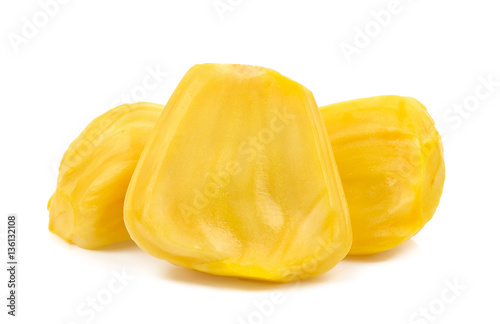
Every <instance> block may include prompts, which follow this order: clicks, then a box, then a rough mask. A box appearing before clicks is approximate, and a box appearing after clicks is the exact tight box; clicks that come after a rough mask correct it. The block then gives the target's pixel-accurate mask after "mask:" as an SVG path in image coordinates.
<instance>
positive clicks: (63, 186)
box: [48, 102, 163, 249]
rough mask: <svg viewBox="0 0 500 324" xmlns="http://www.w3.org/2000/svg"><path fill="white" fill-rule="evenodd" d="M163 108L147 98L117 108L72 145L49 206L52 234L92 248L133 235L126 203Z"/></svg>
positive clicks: (89, 128)
mask: <svg viewBox="0 0 500 324" xmlns="http://www.w3.org/2000/svg"><path fill="white" fill-rule="evenodd" d="M162 108H163V107H162V106H161V105H158V104H153V103H145V102H141V103H136V104H127V105H122V106H119V107H116V108H114V109H111V110H110V111H108V112H106V113H104V114H103V115H101V116H99V117H97V118H96V119H94V120H93V121H92V122H91V123H90V124H89V125H88V126H87V127H86V128H85V130H84V131H83V132H82V133H81V134H80V135H79V136H78V138H77V139H76V140H75V141H74V142H73V143H71V145H70V146H69V148H68V150H67V151H66V153H65V154H64V156H63V159H62V161H61V165H60V167H59V176H58V178H57V188H56V191H55V193H54V194H53V195H52V197H51V199H50V201H49V204H48V209H49V229H50V230H51V231H52V232H54V233H55V234H57V235H59V236H60V237H61V238H63V239H65V240H66V241H67V242H70V243H74V244H76V245H78V246H80V247H82V248H86V249H94V248H98V247H100V246H103V245H107V244H111V243H115V242H120V241H125V240H128V239H130V236H129V235H128V232H127V230H126V228H125V224H124V223H123V201H124V199H125V193H126V191H127V187H128V184H129V182H130V178H131V177H132V173H133V171H134V169H135V166H136V164H137V160H138V159H139V156H140V155H141V152H142V150H143V148H144V145H145V144H146V141H147V140H148V138H149V136H150V133H151V131H152V129H153V127H154V125H155V123H156V121H157V120H158V118H159V116H160V113H161V111H162Z"/></svg>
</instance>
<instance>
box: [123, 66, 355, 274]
mask: <svg viewBox="0 0 500 324" xmlns="http://www.w3.org/2000/svg"><path fill="white" fill-rule="evenodd" d="M124 215H125V224H126V226H127V229H128V230H129V233H130V235H131V237H132V239H133V240H134V241H135V242H136V243H137V244H138V245H139V246H140V247H141V248H142V249H143V250H145V251H146V252H148V253H150V254H151V255H153V256H155V257H157V258H160V259H164V260H168V261H170V262H171V263H173V264H176V265H179V266H183V267H187V268H191V269H195V270H198V271H202V272H207V273H211V274H216V275H224V276H236V277H246V278H254V279H261V280H270V281H281V282H282V281H291V280H295V279H298V278H303V277H310V276H314V275H318V274H320V273H323V272H325V271H327V270H329V269H330V268H332V267H333V266H334V265H335V264H336V263H337V262H338V261H339V260H341V259H342V258H343V257H344V256H345V255H346V254H347V252H348V251H349V248H350V246H351V240H352V237H351V236H352V234H351V230H350V224H349V219H348V212H347V208H346V203H345V197H344V194H343V192H342V187H341V183H340V179H339V177H338V173H337V170H336V166H335V162H334V159H333V155H332V152H331V147H330V145H329V143H328V136H327V133H326V130H325V127H324V124H323V122H322V120H321V115H320V113H319V110H318V108H317V106H316V103H315V101H314V98H313V96H312V94H311V93H310V92H309V91H308V90H307V89H306V88H304V87H303V86H301V85H300V84H298V83H296V82H294V81H292V80H290V79H288V78H286V77H284V76H282V75H280V74H279V73H277V72H275V71H273V70H270V69H266V68H261V67H256V66H245V65H229V64H228V65H225V64H203V65H196V66H194V67H193V68H191V69H190V70H189V71H188V72H187V74H186V75H185V76H184V78H183V79H182V81H181V83H180V84H179V85H178V87H177V89H176V90H175V92H174V93H173V95H172V97H171V98H170V100H169V102H168V104H167V106H166V109H165V110H164V112H163V113H162V115H161V117H160V120H159V121H158V124H157V125H156V127H155V129H154V131H153V134H152V135H151V139H150V140H149V142H148V144H147V145H146V147H145V149H144V153H143V155H142V156H141V158H140V160H139V163H138V164H137V168H136V170H135V172H134V175H133V177H132V180H131V182H130V186H129V189H128V192H127V197H126V200H125V210H124Z"/></svg>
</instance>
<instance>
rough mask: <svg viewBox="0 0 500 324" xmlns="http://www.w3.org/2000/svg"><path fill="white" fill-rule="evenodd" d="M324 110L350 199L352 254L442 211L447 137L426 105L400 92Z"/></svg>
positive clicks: (377, 246) (385, 245)
mask: <svg viewBox="0 0 500 324" xmlns="http://www.w3.org/2000/svg"><path fill="white" fill-rule="evenodd" d="M320 109H321V113H322V116H323V119H324V121H325V124H326V128H327V130H328V134H329V137H330V141H331V144H332V148H333V152H334V154H335V158H336V161H337V164H338V169H339V172H340V177H341V179H342V184H343V187H344V191H345V195H346V198H347V203H348V206H349V212H350V217H351V224H352V231H353V244H352V248H351V250H350V252H349V254H350V255H369V254H375V253H378V252H382V251H385V250H388V249H391V248H393V247H395V246H397V245H398V244H400V243H402V242H404V241H405V240H407V239H409V238H411V237H412V236H414V235H415V234H416V233H417V232H419V231H420V230H421V229H422V228H423V226H424V225H425V224H426V223H427V222H428V221H429V220H430V219H431V218H432V216H433V214H434V212H435V211H436V208H437V206H438V204H439V200H440V197H441V194H442V191H443V185H444V178H445V166H444V158H443V145H442V141H441V137H440V135H439V133H438V131H437V130H436V128H435V126H434V121H433V120H432V118H431V116H430V115H429V113H428V112H427V109H426V108H425V107H424V106H423V105H422V104H421V103H420V102H418V101H417V100H415V99H413V98H410V97H399V96H378V97H372V98H364V99H356V100H350V101H345V102H341V103H336V104H332V105H328V106H325V107H321V108H320Z"/></svg>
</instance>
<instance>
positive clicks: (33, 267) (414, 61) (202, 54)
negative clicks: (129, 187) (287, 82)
mask: <svg viewBox="0 0 500 324" xmlns="http://www.w3.org/2000/svg"><path fill="white" fill-rule="evenodd" d="M47 1H48V0H42V2H47ZM66 2H67V3H65V4H59V5H58V9H57V10H56V12H55V13H53V14H52V17H49V18H48V19H46V21H44V18H47V15H46V14H44V13H43V10H42V9H41V7H40V4H39V3H38V2H37V1H35V0H25V1H7V0H2V1H1V5H0V37H1V38H0V39H1V40H0V46H1V49H0V58H1V59H0V94H1V104H0V109H1V114H0V141H1V142H0V143H1V146H0V152H1V155H0V166H1V167H0V176H1V178H0V215H1V217H2V218H1V219H2V220H1V227H0V228H1V233H2V238H1V248H0V254H1V255H2V257H1V258H0V259H1V260H5V259H6V244H5V243H6V238H5V227H6V217H7V215H8V213H16V214H17V215H18V217H19V251H18V252H19V254H18V259H19V261H20V263H19V268H20V269H19V273H18V280H19V295H18V298H19V300H18V315H19V316H18V317H17V318H14V319H12V318H10V317H9V318H8V317H7V315H6V311H7V308H6V307H5V306H4V304H6V299H4V296H6V294H7V287H6V281H7V277H6V271H4V270H2V275H1V276H0V278H1V280H2V281H1V282H0V296H2V302H1V305H0V309H1V315H0V318H1V320H0V321H1V322H2V323H6V322H7V323H55V324H66V323H71V321H73V322H74V323H86V320H89V319H90V317H91V315H90V314H88V313H85V314H87V315H84V316H81V315H82V314H81V313H79V312H78V311H77V309H78V308H79V307H80V308H81V307H83V310H87V311H88V310H89V309H90V308H88V306H86V303H87V301H88V300H89V299H88V298H93V297H96V296H100V297H101V300H102V298H104V297H105V296H108V297H109V294H108V293H107V290H106V289H108V288H107V286H108V284H109V283H110V282H112V280H113V277H114V274H113V271H118V272H121V271H122V270H123V269H124V271H125V272H126V273H127V274H128V275H129V276H133V277H134V279H131V280H129V281H127V282H126V286H124V287H123V289H122V290H121V292H118V293H113V294H112V295H111V300H110V302H109V303H108V304H106V305H104V306H103V307H102V310H101V311H99V312H95V317H94V318H91V320H90V321H87V322H90V323H139V322H141V323H218V324H219V323H238V324H239V323H384V324H392V323H419V324H425V323H499V321H500V313H499V312H498V307H499V305H500V279H499V275H498V274H499V273H500V265H499V262H498V259H499V252H498V251H499V248H500V235H499V233H500V217H499V216H500V212H499V208H498V202H499V200H500V189H499V183H500V171H499V167H498V166H499V165H500V156H499V153H498V151H499V138H500V127H499V120H500V110H499V103H500V85H499V84H498V82H500V69H499V68H500V63H499V61H500V41H499V32H500V19H499V12H500V10H499V9H500V8H499V7H498V6H497V5H498V3H497V2H496V1H493V0H474V1H472V0H471V1H456V0H441V1H430V0H414V1H410V0H401V1H400V2H399V6H397V9H396V11H395V13H393V14H391V17H390V21H388V18H387V17H386V16H385V19H386V22H385V23H384V24H385V25H386V26H382V27H380V23H377V20H375V18H374V16H373V15H372V12H380V11H381V10H387V8H388V7H391V6H392V5H390V1H388V0H376V1H368V0H363V1H359V0H358V1H326V0H325V1H319V0H317V1H311V0H309V1H291V0H274V1H269V0H267V1H265V0H238V1H237V0H232V1H229V3H232V7H231V8H232V10H231V11H227V12H225V13H224V14H222V16H220V15H219V14H218V12H217V11H216V9H215V8H214V6H213V4H214V2H213V0H198V1H159V0H158V1H154V0H141V1H124V0H120V1H119V0H110V1H96V0H90V1H77V0H72V1H71V0H70V1H66ZM221 2H222V3H223V4H225V3H228V2H227V0H222V1H221ZM61 3H62V0H61ZM391 8H392V7H391ZM51 9H53V11H54V8H51ZM393 11H394V10H393ZM34 17H35V18H34ZM34 19H35V20H36V23H37V24H38V25H39V26H40V27H36V30H33V28H32V29H31V30H30V28H29V27H27V26H28V25H29V24H30V22H33V20H34ZM37 19H38V20H37ZM387 21H388V22H387ZM377 26H378V27H377ZM367 27H369V28H371V29H370V30H369V33H370V35H371V36H369V39H368V41H367V40H366V39H365V40H364V41H365V43H363V44H360V43H359V39H357V38H360V37H361V36H360V35H359V30H358V29H357V28H359V29H361V30H364V29H365V28H367ZM377 28H378V29H377ZM21 37H23V41H22V43H20V44H18V45H15V44H16V41H15V40H17V42H20V40H19V39H20V38H21ZM355 39H357V41H358V42H357V45H360V46H358V47H357V49H356V53H355V54H352V55H348V56H346V55H344V54H343V52H342V50H341V46H344V47H345V46H349V45H346V44H350V45H351V46H355V45H354V41H355ZM13 40H14V41H13ZM13 44H14V45H13ZM351 49H352V48H351ZM348 61H350V62H348ZM205 62H221V63H244V64H254V65H262V66H265V67H270V68H273V69H275V70H277V71H279V72H280V73H282V74H284V75H286V76H288V77H290V78H292V79H294V80H296V81H299V82H300V83H302V84H303V85H305V86H306V87H308V88H309V89H310V90H311V91H312V92H313V93H314V95H315V97H316V100H317V102H318V104H319V105H320V106H321V105H326V104H330V103H334V102H338V101H343V100H348V99H354V98H360V97H367V96H373V95H383V94H397V95H407V96H413V97H415V98H417V99H418V100H420V101H421V102H422V103H423V104H424V105H426V106H427V107H428V110H429V112H430V113H431V115H432V116H433V117H434V119H435V121H436V124H437V125H438V127H439V128H440V130H441V132H442V134H443V136H444V137H445V140H444V145H445V154H446V167H447V179H446V183H445V189H444V194H443V197H442V201H441V205H440V206H439V208H438V210H437V212H436V214H435V216H434V218H433V219H432V220H431V221H430V222H429V223H428V224H427V226H426V227H425V228H424V229H423V230H422V231H421V232H420V233H419V234H418V235H417V236H416V237H414V238H413V239H412V240H411V241H408V242H407V243H405V244H403V245H401V246H400V247H398V248H396V249H394V250H391V251H389V252H386V253H381V254H379V255H376V256H372V257H364V258H353V257H348V258H347V259H346V260H344V261H342V262H341V263H340V264H338V265H337V266H336V267H335V268H334V269H333V270H332V271H330V272H328V273H327V274H325V275H322V276H320V277H317V278H314V279H311V280H307V281H302V282H300V283H299V284H287V285H271V284H264V283H258V282H252V281H244V280H238V279H232V278H222V277H215V276H210V275H206V274H201V273H197V272H194V271H191V270H187V269H182V268H178V267H174V266H172V265H170V264H169V263H167V262H165V261H161V260H157V259H155V258H153V257H150V256H149V255H148V254H146V253H144V252H142V251H141V250H140V249H139V248H137V247H136V246H135V245H133V244H132V243H125V244H119V245H118V246H115V247H113V248H108V249H104V250H100V251H87V250H83V249H80V248H78V247H76V246H71V245H68V244H66V243H64V241H62V240H61V239H59V238H58V237H57V236H55V235H53V234H51V233H50V232H49V231H48V229H47V224H48V213H47V211H46V204H47V201H48V199H49V197H50V195H51V194H52V192H53V191H54V189H55V184H56V176H57V173H56V171H55V170H56V169H57V166H58V163H59V161H60V159H61V157H62V154H63V153H64V151H65V150H66V148H67V147H68V145H69V144H70V142H71V141H72V140H73V139H74V138H75V137H76V136H77V135H78V134H79V133H80V132H81V131H82V130H83V128H84V127H85V126H86V124H87V123H89V122H90V121H91V120H92V119H93V118H95V117H96V116H98V115H100V114H102V113H104V112H105V111H106V110H108V109H110V108H112V107H113V106H115V105H117V104H118V103H119V102H120V101H127V99H126V97H127V96H130V97H131V99H128V100H131V101H134V100H142V101H152V102H157V103H162V104H165V103H166V102H167V100H168V98H169V96H170V94H171V93H172V91H173V90H174V88H175V87H176V85H177V83H178V82H179V80H180V79H181V78H182V76H183V74H184V73H185V72H186V71H187V70H188V69H189V67H191V66H192V65H194V64H197V63H205ZM151 70H159V71H160V73H159V74H158V73H157V74H158V75H156V77H157V79H156V81H155V82H151V80H150V82H151V83H150V86H148V88H149V89H146V90H145V89H144V88H143V86H142V83H143V80H144V78H148V77H147V76H148V75H151V73H152V72H151ZM488 78H490V79H491V81H492V82H497V84H496V85H493V86H491V89H490V91H489V92H488V91H487V90H485V88H481V87H482V82H481V79H484V80H487V79H488ZM483 82H484V81H483ZM151 84H152V85H151ZM478 87H479V88H478ZM477 89H479V90H480V92H479V96H480V99H478V98H477V97H474V96H476V90H477ZM122 97H123V98H125V99H122ZM464 103H465V105H466V108H464V107H460V106H459V105H463V104H464ZM4 265H5V261H2V269H3V268H4ZM456 284H458V286H459V287H458V288H457V289H455V291H453V290H449V288H448V287H449V286H450V285H456ZM117 286H118V285H117ZM280 293H281V294H282V295H281V298H280V299H279V302H280V303H275V304H273V306H272V307H271V306H269V302H268V301H269V300H270V298H271V296H274V295H275V294H280ZM443 294H444V295H443ZM256 303H257V304H259V303H260V304H261V305H264V306H265V307H266V309H265V310H264V311H262V310H259V306H256ZM81 310H82V309H81ZM419 310H421V311H423V312H428V313H429V315H427V319H426V318H425V317H423V316H422V315H419V314H418V312H419ZM6 318H7V321H5V319H6Z"/></svg>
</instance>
